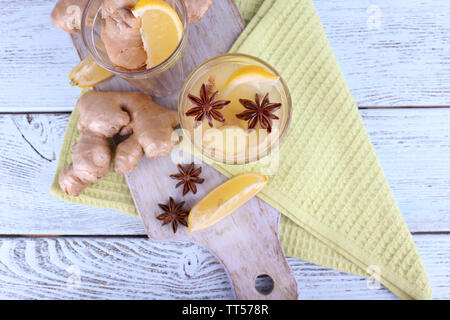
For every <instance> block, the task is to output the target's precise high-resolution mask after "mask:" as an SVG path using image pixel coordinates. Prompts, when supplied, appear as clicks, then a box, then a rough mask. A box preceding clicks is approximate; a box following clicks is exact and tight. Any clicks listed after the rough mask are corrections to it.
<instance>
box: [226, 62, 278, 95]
mask: <svg viewBox="0 0 450 320" xmlns="http://www.w3.org/2000/svg"><path fill="white" fill-rule="evenodd" d="M279 79H280V77H279V76H277V75H274V74H272V73H270V72H268V71H267V70H266V69H264V68H263V67H260V66H254V65H252V66H245V67H241V68H239V69H238V70H237V71H235V72H234V73H233V74H232V75H231V77H230V78H229V79H228V80H227V82H226V83H225V86H224V89H223V96H225V97H226V96H228V95H229V94H230V92H231V91H233V90H234V89H236V88H238V87H239V86H241V85H243V84H246V85H251V86H253V87H255V88H256V89H260V90H261V89H263V87H267V88H268V87H271V86H273V85H275V83H276V82H277V81H278V80H279Z"/></svg>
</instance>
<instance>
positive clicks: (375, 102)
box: [314, 0, 450, 106]
mask: <svg viewBox="0 0 450 320" xmlns="http://www.w3.org/2000/svg"><path fill="white" fill-rule="evenodd" d="M314 4H315V6H316V8H317V10H318V13H319V16H320V18H321V20H322V23H323V26H324V28H325V32H326V34H327V36H328V38H329V41H330V43H331V47H332V48H333V50H334V52H335V55H336V57H337V59H338V62H339V64H340V66H341V68H342V71H343V73H344V76H345V78H346V80H347V82H348V85H349V87H350V89H351V91H352V94H353V95H354V97H355V99H356V102H357V104H358V105H359V106H418V105H421V106H427V105H428V106H438V105H449V97H450V88H449V86H448V85H446V83H448V82H449V80H450V64H449V57H448V52H449V48H450V36H449V34H450V32H449V31H450V21H449V19H448V17H449V16H450V1H441V0H431V1H423V0H397V1H389V0H382V1H373V0H336V1H327V0H314Z"/></svg>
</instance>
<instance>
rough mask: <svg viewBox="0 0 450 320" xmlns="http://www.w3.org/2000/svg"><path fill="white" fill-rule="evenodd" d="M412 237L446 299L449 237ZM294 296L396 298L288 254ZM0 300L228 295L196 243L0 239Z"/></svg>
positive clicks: (212, 261) (449, 292)
mask: <svg viewBox="0 0 450 320" xmlns="http://www.w3.org/2000/svg"><path fill="white" fill-rule="evenodd" d="M414 240H415V242H416V244H417V246H418V248H419V251H420V252H421V255H422V259H423V261H424V264H425V267H426V268H427V272H428V275H429V277H430V279H431V285H432V287H433V293H434V298H435V299H449V298H450V278H449V274H448V270H449V268H450V259H449V257H450V236H449V235H420V236H419V235H418V236H414ZM288 260H289V264H290V266H291V267H292V269H293V270H294V273H295V276H296V279H297V282H298V285H299V292H300V299H395V296H394V295H393V294H392V293H390V292H389V291H388V290H386V289H385V288H384V287H380V288H372V289H369V288H368V287H367V280H366V279H364V278H362V277H359V276H354V275H348V274H344V273H341V272H338V271H335V270H330V269H327V268H324V267H320V266H316V265H312V264H310V263H307V262H304V261H300V260H296V259H293V258H289V259H288ZM0 283H1V286H0V299H231V298H232V293H231V287H230V283H229V281H228V277H227V275H226V274H225V270H224V269H223V267H222V265H221V264H220V263H219V262H218V261H217V259H216V258H215V257H214V256H212V255H211V254H209V253H208V252H207V251H206V250H204V249H202V248H201V247H198V246H196V245H194V244H187V243H174V242H172V243H158V242H153V241H151V240H148V239H144V238H142V239H133V238H123V239H115V238H0Z"/></svg>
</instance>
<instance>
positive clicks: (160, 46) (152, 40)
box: [131, 0, 183, 69]
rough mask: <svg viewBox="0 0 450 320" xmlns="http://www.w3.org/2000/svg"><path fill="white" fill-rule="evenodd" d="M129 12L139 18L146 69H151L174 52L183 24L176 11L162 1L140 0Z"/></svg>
mask: <svg viewBox="0 0 450 320" xmlns="http://www.w3.org/2000/svg"><path fill="white" fill-rule="evenodd" d="M131 11H132V12H133V15H134V16H135V17H137V18H141V35H142V42H143V43H144V49H145V52H146V53H147V69H150V68H153V67H155V66H157V65H158V64H160V63H162V62H163V61H164V60H166V59H167V58H168V57H169V56H170V55H171V54H172V53H173V52H174V51H175V49H176V48H177V46H178V43H179V42H180V40H181V37H182V36H183V24H182V23H181V20H180V17H179V16H178V14H177V13H176V11H175V10H174V9H173V8H172V7H171V6H170V5H169V4H168V3H166V2H164V1H162V0H140V1H139V2H138V3H137V4H136V6H135V7H134V8H133V9H132V10H131Z"/></svg>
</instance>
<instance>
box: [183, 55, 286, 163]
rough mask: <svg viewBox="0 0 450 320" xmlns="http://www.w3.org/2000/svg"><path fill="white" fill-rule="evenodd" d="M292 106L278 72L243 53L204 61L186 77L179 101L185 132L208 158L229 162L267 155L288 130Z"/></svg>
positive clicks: (241, 161) (254, 158)
mask: <svg viewBox="0 0 450 320" xmlns="http://www.w3.org/2000/svg"><path fill="white" fill-rule="evenodd" d="M291 109H292V103H291V97H290V94H289V90H288V87H287V85H286V83H285V82H284V81H283V79H282V78H281V76H280V75H279V74H278V72H277V71H276V70H275V69H274V68H272V67H271V66H270V65H268V64H267V63H265V62H264V61H262V60H260V59H258V58H255V57H252V56H248V55H244V54H225V55H220V56H217V57H215V58H212V59H210V60H208V61H205V62H204V63H202V64H201V65H200V66H199V67H197V69H195V70H194V71H193V72H192V73H191V74H190V75H189V77H188V78H187V80H186V81H185V83H184V86H183V88H182V89H181V93H180V98H179V101H178V114H179V118H180V124H181V128H182V129H183V136H184V137H186V138H187V139H189V140H190V141H191V143H192V144H193V145H194V146H195V148H196V149H197V150H199V151H200V152H201V153H202V154H203V155H204V156H206V157H208V158H210V159H213V160H215V161H218V162H222V163H226V164H245V163H249V162H253V161H256V160H259V159H261V158H263V157H264V156H266V155H268V154H269V153H270V152H271V151H272V150H273V149H274V148H275V147H276V146H277V145H278V144H279V143H280V141H281V140H282V138H283V136H284V135H285V134H286V132H287V129H288V126H289V121H290V118H291Z"/></svg>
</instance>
